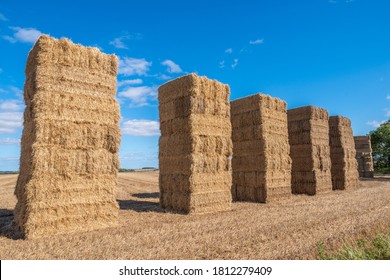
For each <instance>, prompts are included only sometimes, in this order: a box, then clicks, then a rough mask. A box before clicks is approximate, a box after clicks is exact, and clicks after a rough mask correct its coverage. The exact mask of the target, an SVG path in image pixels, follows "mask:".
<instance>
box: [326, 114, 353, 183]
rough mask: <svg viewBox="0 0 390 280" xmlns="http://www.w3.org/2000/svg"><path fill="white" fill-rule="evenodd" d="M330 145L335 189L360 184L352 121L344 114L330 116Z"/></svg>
mask: <svg viewBox="0 0 390 280" xmlns="http://www.w3.org/2000/svg"><path fill="white" fill-rule="evenodd" d="M329 145H330V159H331V162H332V167H331V173H332V187H333V190H345V189H352V188H355V187H357V186H358V185H359V174H358V171H357V161H356V150H355V143H354V140H353V132H352V127H351V121H350V120H349V119H348V118H346V117H342V116H331V117H329Z"/></svg>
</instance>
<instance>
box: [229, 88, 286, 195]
mask: <svg viewBox="0 0 390 280" xmlns="http://www.w3.org/2000/svg"><path fill="white" fill-rule="evenodd" d="M231 122H232V140H233V159H232V169H233V185H232V196H233V199H234V200H238V201H253V202H269V201H272V200H276V199H279V198H282V197H288V196H290V195H291V158H290V145H289V143H288V129H287V111H286V102H285V101H283V100H280V99H278V98H272V97H271V96H268V95H264V94H255V95H251V96H248V97H245V98H241V99H237V100H234V101H232V102H231Z"/></svg>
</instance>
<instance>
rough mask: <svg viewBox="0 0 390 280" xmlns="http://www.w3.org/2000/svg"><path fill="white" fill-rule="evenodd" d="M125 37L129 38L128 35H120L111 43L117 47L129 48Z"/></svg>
mask: <svg viewBox="0 0 390 280" xmlns="http://www.w3.org/2000/svg"><path fill="white" fill-rule="evenodd" d="M125 39H127V37H126V36H122V37H118V38H115V39H114V40H112V41H111V42H110V43H109V44H110V45H113V46H114V47H115V48H117V49H127V45H126V44H125V43H124V42H123V40H125Z"/></svg>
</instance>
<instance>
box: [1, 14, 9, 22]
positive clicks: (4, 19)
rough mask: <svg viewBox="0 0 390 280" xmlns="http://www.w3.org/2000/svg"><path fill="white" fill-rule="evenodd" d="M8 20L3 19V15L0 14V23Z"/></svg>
mask: <svg viewBox="0 0 390 280" xmlns="http://www.w3.org/2000/svg"><path fill="white" fill-rule="evenodd" d="M7 20H8V19H7V18H6V17H5V15H3V14H2V13H0V21H7Z"/></svg>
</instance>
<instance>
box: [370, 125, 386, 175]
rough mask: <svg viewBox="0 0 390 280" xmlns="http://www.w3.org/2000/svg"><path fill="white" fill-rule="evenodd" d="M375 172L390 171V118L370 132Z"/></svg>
mask: <svg viewBox="0 0 390 280" xmlns="http://www.w3.org/2000/svg"><path fill="white" fill-rule="evenodd" d="M370 136H371V147H372V157H373V161H374V170H375V173H390V120H388V121H386V122H384V123H382V124H381V125H380V126H379V127H378V128H377V129H375V130H373V131H371V132H370Z"/></svg>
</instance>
